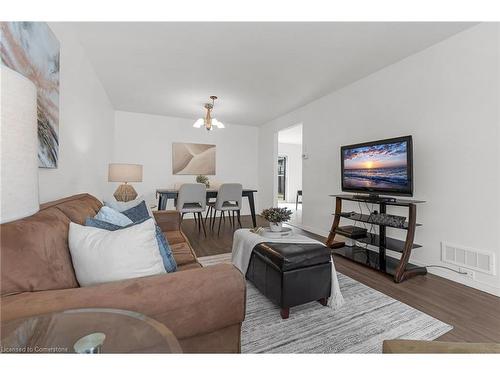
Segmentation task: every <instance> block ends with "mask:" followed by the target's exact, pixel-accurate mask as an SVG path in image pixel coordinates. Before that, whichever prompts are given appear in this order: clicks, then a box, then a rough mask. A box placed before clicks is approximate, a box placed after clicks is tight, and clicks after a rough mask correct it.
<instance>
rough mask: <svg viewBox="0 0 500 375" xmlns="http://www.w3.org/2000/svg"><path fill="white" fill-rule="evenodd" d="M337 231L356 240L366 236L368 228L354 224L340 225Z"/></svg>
mask: <svg viewBox="0 0 500 375" xmlns="http://www.w3.org/2000/svg"><path fill="white" fill-rule="evenodd" d="M335 232H336V233H337V234H340V235H341V236H344V237H348V238H352V239H354V240H356V239H359V238H365V237H366V228H361V227H356V226H354V225H346V226H343V227H338V228H337V229H336V230H335Z"/></svg>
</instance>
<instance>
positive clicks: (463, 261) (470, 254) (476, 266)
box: [441, 242, 495, 275]
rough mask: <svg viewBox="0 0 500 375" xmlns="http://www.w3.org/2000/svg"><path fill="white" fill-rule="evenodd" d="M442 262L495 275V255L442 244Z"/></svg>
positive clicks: (445, 243)
mask: <svg viewBox="0 0 500 375" xmlns="http://www.w3.org/2000/svg"><path fill="white" fill-rule="evenodd" d="M441 260H442V261H443V262H445V263H451V264H454V265H456V266H460V267H465V268H469V269H471V270H474V271H478V272H484V273H487V274H490V275H494V274H495V254H494V253H491V252H488V251H484V250H476V249H470V248H465V247H463V246H457V245H453V244H450V243H448V242H441Z"/></svg>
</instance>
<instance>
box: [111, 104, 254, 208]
mask: <svg viewBox="0 0 500 375" xmlns="http://www.w3.org/2000/svg"><path fill="white" fill-rule="evenodd" d="M193 123H194V119H193V120H189V119H184V118H175V117H166V116H157V115H149V114H143V113H131V112H121V111H117V112H116V113H115V135H114V136H115V142H114V145H115V146H114V155H113V161H114V162H116V163H138V164H143V166H144V171H143V182H142V183H134V187H135V189H136V190H137V192H138V193H139V194H143V195H145V196H146V197H147V199H148V201H154V200H155V199H154V193H155V191H156V189H158V188H171V187H173V186H174V184H175V183H180V182H194V181H195V178H196V176H174V175H173V174H172V143H173V142H192V143H207V144H215V145H216V146H217V150H216V175H215V176H209V178H210V180H214V179H215V180H216V181H219V182H240V183H242V184H243V187H244V188H256V187H257V186H258V181H257V178H258V175H257V152H258V144H257V141H258V128H256V127H251V126H238V125H231V124H226V128H225V129H215V130H213V131H212V132H210V133H209V132H207V131H206V130H204V129H196V128H193ZM110 185H112V187H111V189H110V191H109V194H112V193H113V191H114V189H116V186H117V185H118V184H110ZM258 194H260V192H259V193H257V197H258ZM169 207H172V201H170V202H169ZM243 208H244V210H243V214H246V213H248V203H247V200H246V199H244V200H243Z"/></svg>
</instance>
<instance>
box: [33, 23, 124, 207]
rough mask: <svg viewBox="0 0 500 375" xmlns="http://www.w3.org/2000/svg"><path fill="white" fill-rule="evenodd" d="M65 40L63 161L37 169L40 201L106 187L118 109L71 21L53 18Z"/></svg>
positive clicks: (100, 193)
mask: <svg viewBox="0 0 500 375" xmlns="http://www.w3.org/2000/svg"><path fill="white" fill-rule="evenodd" d="M49 26H50V28H51V29H52V31H53V32H54V34H55V35H56V37H57V39H59V42H60V45H61V65H60V66H61V71H60V86H59V90H60V92H59V98H60V99H59V100H60V101H59V163H58V168H57V169H39V187H40V202H41V203H43V202H47V201H51V200H54V199H58V198H62V197H66V196H69V195H72V194H77V193H81V192H88V193H91V194H93V195H95V196H97V197H98V198H101V197H102V196H103V195H104V194H105V192H107V190H108V189H109V188H108V182H107V166H108V162H109V160H110V159H111V156H112V146H113V145H112V140H113V136H112V134H113V121H114V117H113V116H114V109H113V107H112V105H111V103H110V101H109V99H108V96H107V94H106V92H105V91H104V88H103V86H102V85H101V82H100V81H99V79H98V78H97V76H96V74H95V72H94V70H93V68H92V66H91V64H90V62H89V60H88V59H87V57H86V56H85V53H84V50H83V48H82V47H81V45H80V43H79V42H78V40H77V39H76V38H75V36H74V34H73V32H72V29H71V25H69V24H60V23H49Z"/></svg>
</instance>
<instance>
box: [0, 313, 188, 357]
mask: <svg viewBox="0 0 500 375" xmlns="http://www.w3.org/2000/svg"><path fill="white" fill-rule="evenodd" d="M89 335H90V336H89ZM79 340H80V341H79ZM0 351H1V352H3V353H75V352H80V353H85V352H90V353H182V350H181V347H180V345H179V342H178V341H177V339H176V337H175V336H174V334H173V333H172V332H171V331H170V330H169V329H168V328H167V327H165V326H164V325H163V324H161V323H159V322H157V321H156V320H154V319H151V318H149V317H147V316H145V315H143V314H140V313H137V312H133V311H126V310H118V309H104V308H90V309H75V310H66V311H61V312H54V313H49V314H44V315H37V316H33V317H28V318H22V319H17V320H11V321H6V322H2V324H1V329H0Z"/></svg>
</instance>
